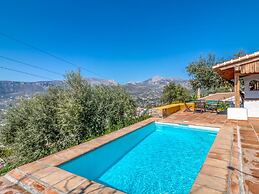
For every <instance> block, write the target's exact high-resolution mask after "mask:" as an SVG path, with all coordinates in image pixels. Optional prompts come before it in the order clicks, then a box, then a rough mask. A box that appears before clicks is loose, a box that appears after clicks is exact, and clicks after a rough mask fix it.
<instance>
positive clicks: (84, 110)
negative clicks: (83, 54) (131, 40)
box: [0, 72, 146, 174]
mask: <svg viewBox="0 0 259 194" xmlns="http://www.w3.org/2000/svg"><path fill="white" fill-rule="evenodd" d="M135 113H136V106H135V103H134V101H133V100H132V98H131V97H130V96H129V95H128V94H127V93H126V92H125V90H124V89H123V88H121V87H120V86H103V85H102V86H91V85H89V84H88V83H87V81H86V80H84V79H83V78H82V77H81V75H80V73H73V72H72V73H69V74H67V75H66V80H65V85H64V87H60V88H51V89H49V90H48V91H47V92H46V93H44V94H40V95H37V96H34V97H33V98H31V99H29V100H28V99H22V100H21V101H20V102H19V103H18V104H17V105H16V106H14V107H12V108H10V109H9V110H8V111H7V114H6V115H5V118H4V123H5V124H4V126H2V127H1V128H0V138H1V142H2V143H3V145H4V146H6V147H8V148H10V150H11V152H10V153H11V156H8V157H6V158H5V160H6V161H7V164H8V165H7V166H6V167H5V168H4V169H2V170H0V174H1V171H2V172H5V171H7V170H8V169H10V168H13V167H15V166H16V165H20V164H23V163H26V162H29V161H33V160H36V159H38V158H41V157H43V156H46V155H49V154H51V153H54V152H57V151H59V150H62V149H65V148H67V147H71V146H73V145H77V144H79V143H81V142H84V141H86V140H89V139H92V138H94V137H96V136H100V135H102V134H105V133H108V132H111V131H114V130H117V129H119V128H121V127H124V126H127V125H130V124H133V123H134V122H137V121H139V120H142V119H144V118H146V117H141V118H139V117H137V116H136V115H135Z"/></svg>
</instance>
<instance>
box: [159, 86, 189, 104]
mask: <svg viewBox="0 0 259 194" xmlns="http://www.w3.org/2000/svg"><path fill="white" fill-rule="evenodd" d="M190 100H191V94H190V91H189V90H188V89H187V88H185V87H183V86H181V85H180V84H178V85H177V84H175V83H174V82H170V83H169V84H168V85H166V86H165V87H164V90H163V94H162V97H161V101H162V103H164V104H171V103H173V102H184V103H185V102H188V101H190Z"/></svg>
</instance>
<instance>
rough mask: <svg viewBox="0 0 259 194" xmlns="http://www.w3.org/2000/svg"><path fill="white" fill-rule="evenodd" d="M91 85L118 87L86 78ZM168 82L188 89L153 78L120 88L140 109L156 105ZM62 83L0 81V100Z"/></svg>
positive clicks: (173, 79)
mask: <svg viewBox="0 0 259 194" xmlns="http://www.w3.org/2000/svg"><path fill="white" fill-rule="evenodd" d="M86 80H87V81H88V82H89V83H90V84H91V85H100V84H104V85H118V83H117V82H115V81H113V80H104V79H98V78H86ZM169 82H175V83H177V84H180V85H182V86H184V87H186V88H189V87H190V86H189V82H188V80H185V79H178V78H163V77H160V76H154V77H152V78H150V79H147V80H144V81H139V82H129V83H126V84H122V85H121V86H122V87H124V88H125V90H126V91H127V92H129V93H130V94H131V95H132V96H133V98H134V99H135V100H136V101H137V103H138V105H139V106H141V107H144V106H147V105H153V106H154V105H157V104H158V103H159V99H160V97H161V94H162V91H163V88H164V86H166V85H167V84H168V83H169ZM62 84H63V81H37V82H17V81H0V99H1V100H6V99H15V98H17V97H20V96H32V95H34V94H37V93H41V92H44V91H46V90H47V89H48V88H49V87H51V86H61V85H62Z"/></svg>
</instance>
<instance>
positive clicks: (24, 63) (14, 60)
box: [0, 55, 63, 76]
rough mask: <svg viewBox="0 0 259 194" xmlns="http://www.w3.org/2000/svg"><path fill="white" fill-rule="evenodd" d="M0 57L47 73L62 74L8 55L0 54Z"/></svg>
mask: <svg viewBox="0 0 259 194" xmlns="http://www.w3.org/2000/svg"><path fill="white" fill-rule="evenodd" d="M0 58H3V59H5V60H8V61H12V62H15V63H20V64H23V65H26V66H29V67H33V68H35V69H40V70H42V71H46V72H49V73H52V74H56V75H61V76H63V75H62V74H61V73H58V72H55V71H52V70H49V69H46V68H43V67H40V66H37V65H33V64H30V63H27V62H23V61H20V60H16V59H13V58H10V57H5V56H2V55H0Z"/></svg>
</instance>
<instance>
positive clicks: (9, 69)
mask: <svg viewBox="0 0 259 194" xmlns="http://www.w3.org/2000/svg"><path fill="white" fill-rule="evenodd" d="M0 69H5V70H8V71H13V72H16V73H21V74H25V75H30V76H33V77H37V78H41V79H48V80H51V81H55V80H53V79H51V78H49V77H45V76H41V75H37V74H33V73H28V72H25V71H20V70H16V69H12V68H9V67H4V66H0Z"/></svg>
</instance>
